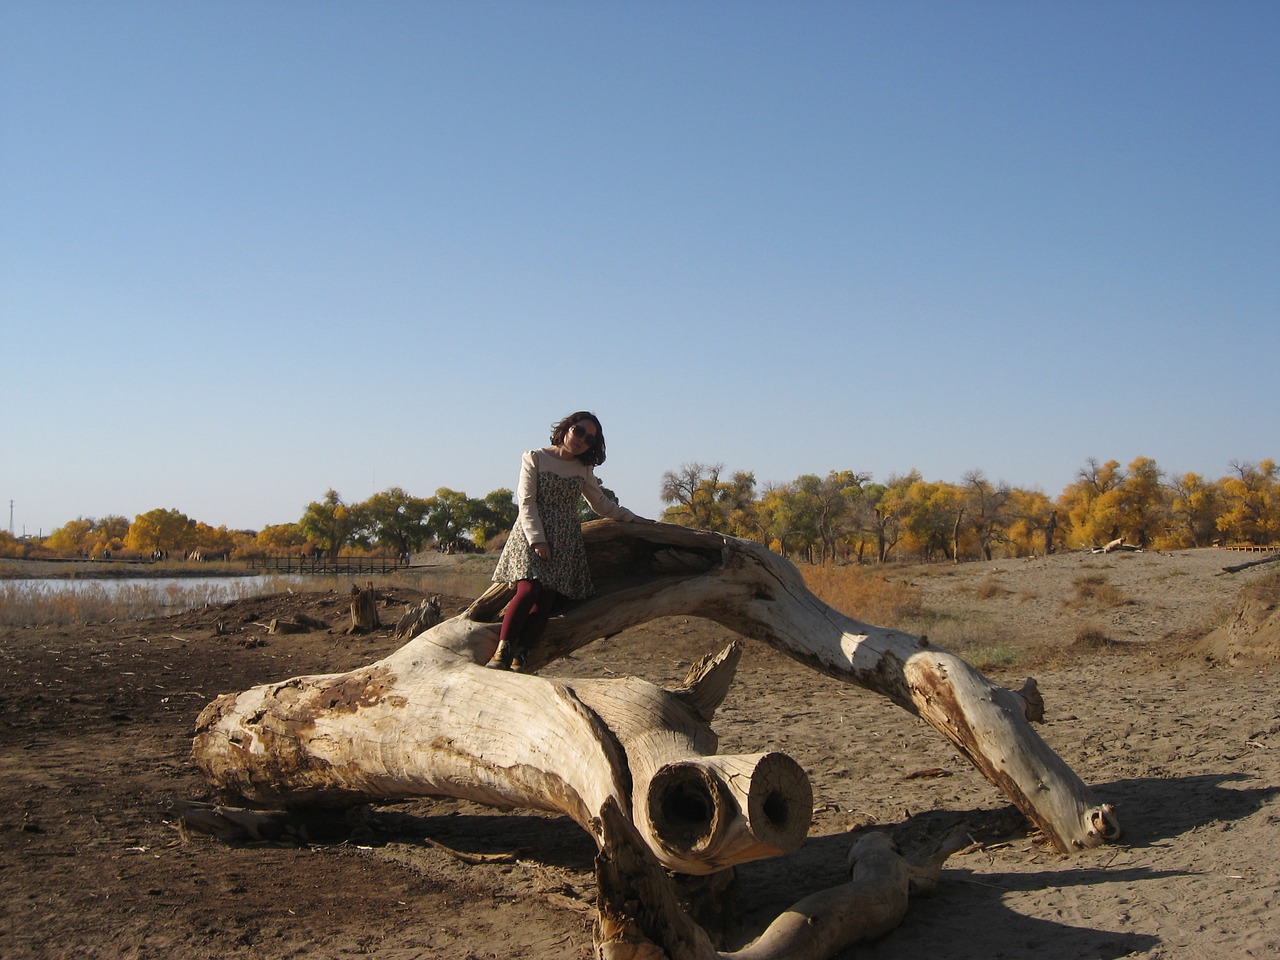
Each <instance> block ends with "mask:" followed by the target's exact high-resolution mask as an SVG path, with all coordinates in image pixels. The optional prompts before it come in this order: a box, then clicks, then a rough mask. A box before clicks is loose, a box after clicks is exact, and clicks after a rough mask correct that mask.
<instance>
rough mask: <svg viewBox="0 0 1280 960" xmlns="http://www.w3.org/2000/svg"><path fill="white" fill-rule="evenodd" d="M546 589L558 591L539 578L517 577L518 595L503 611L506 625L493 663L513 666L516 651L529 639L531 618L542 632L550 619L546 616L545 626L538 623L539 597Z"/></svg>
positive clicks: (490, 662) (502, 630) (503, 626)
mask: <svg viewBox="0 0 1280 960" xmlns="http://www.w3.org/2000/svg"><path fill="white" fill-rule="evenodd" d="M543 593H551V595H552V597H553V598H554V596H555V593H554V591H546V590H544V589H543V586H542V584H541V583H540V582H539V581H537V580H517V581H516V595H515V596H514V597H512V598H511V602H510V603H508V604H507V611H506V613H504V614H503V615H502V627H501V629H500V631H499V633H498V649H497V650H496V651H494V654H493V659H491V660H490V661H489V664H488V665H489V666H491V667H501V668H502V669H504V670H505V669H506V668H507V667H509V666H511V659H512V656H513V655H515V654H516V652H517V651H519V650H520V648H521V647H523V646H524V645H525V644H526V643H527V642H528V641H527V640H526V635H527V630H528V628H529V626H530V622H531V620H532V621H534V625H535V627H536V628H537V630H538V634H539V635H541V633H542V630H543V629H545V628H546V625H547V624H546V619H545V618H543V619H542V623H541V626H538V625H537V623H536V619H537V616H538V610H539V600H540V598H541V596H542V594H543Z"/></svg>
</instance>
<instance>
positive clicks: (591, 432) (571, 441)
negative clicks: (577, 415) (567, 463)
mask: <svg viewBox="0 0 1280 960" xmlns="http://www.w3.org/2000/svg"><path fill="white" fill-rule="evenodd" d="M597 433H598V431H597V427H596V425H595V424H594V423H592V422H591V421H590V420H579V421H578V422H577V423H575V424H574V425H573V426H572V427H570V428H569V429H568V430H567V431H565V435H564V446H565V449H566V450H568V451H569V452H570V453H571V454H573V456H575V457H580V456H582V455H583V454H584V453H586V452H587V451H588V450H590V449H591V448H592V447H594V446H595V445H596V436H597Z"/></svg>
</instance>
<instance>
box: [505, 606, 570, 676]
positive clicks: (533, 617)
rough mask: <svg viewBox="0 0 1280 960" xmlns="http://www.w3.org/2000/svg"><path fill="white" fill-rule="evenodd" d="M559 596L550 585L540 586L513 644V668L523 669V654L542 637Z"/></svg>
mask: <svg viewBox="0 0 1280 960" xmlns="http://www.w3.org/2000/svg"><path fill="white" fill-rule="evenodd" d="M559 598H560V594H558V593H556V592H555V591H554V590H552V589H551V588H550V587H542V589H541V590H540V591H539V592H538V596H537V598H536V599H535V600H534V602H533V606H532V607H531V608H530V609H529V615H528V617H527V618H526V619H525V622H524V629H523V630H522V631H521V632H520V640H519V642H518V643H517V644H516V645H515V655H514V658H513V659H512V661H511V666H512V667H513V668H514V669H516V670H522V669H524V661H525V656H526V655H527V654H528V652H529V648H530V647H532V646H533V645H534V644H535V643H537V642H538V641H539V640H541V639H542V634H543V632H544V631H545V630H546V629H547V621H548V620H550V619H551V611H552V610H553V609H554V608H555V605H556V600H558V599H559Z"/></svg>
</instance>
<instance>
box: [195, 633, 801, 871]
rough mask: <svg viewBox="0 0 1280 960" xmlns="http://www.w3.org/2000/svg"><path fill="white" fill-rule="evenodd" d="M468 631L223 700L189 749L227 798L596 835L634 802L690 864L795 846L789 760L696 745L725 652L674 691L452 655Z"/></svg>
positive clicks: (658, 842) (708, 739)
mask: <svg viewBox="0 0 1280 960" xmlns="http://www.w3.org/2000/svg"><path fill="white" fill-rule="evenodd" d="M471 641H472V638H471V637H470V636H469V631H468V628H467V627H466V626H465V624H463V623H461V622H459V621H457V620H454V621H446V622H445V623H444V624H441V625H440V626H439V627H436V628H433V629H432V630H429V631H427V632H426V633H424V634H422V635H421V636H419V637H418V638H417V639H416V640H415V641H414V642H413V643H411V644H409V645H407V646H406V647H403V648H401V650H399V651H398V652H397V653H395V654H392V655H391V656H390V657H388V658H386V659H384V660H382V661H380V662H378V663H375V664H372V665H370V666H368V667H364V668H361V669H358V670H353V671H351V672H349V673H345V674H331V675H321V676H310V677H296V678H293V679H291V680H287V681H284V682H283V683H276V684H268V685H265V686H261V687H256V688H254V689H252V690H249V691H246V692H244V693H242V694H239V695H227V696H224V697H221V698H219V699H218V700H216V701H214V702H213V703H212V704H210V705H209V706H208V707H206V708H205V710H204V711H203V712H202V713H201V715H200V718H199V719H198V721H197V733H196V738H195V741H194V744H193V756H194V757H195V760H196V762H197V764H198V765H199V766H200V767H201V769H202V770H203V771H204V773H205V775H206V777H207V778H208V779H209V781H210V782H211V783H212V784H213V785H214V786H216V787H217V788H218V789H219V790H220V791H221V792H222V793H224V794H226V795H230V796H234V797H238V798H241V799H243V800H247V801H249V802H251V803H253V804H256V805H260V806H286V807H287V806H293V807H309V806H340V805H344V804H356V803H366V802H376V801H390V800H399V799H409V798H414V797H425V796H451V797H458V798H461V799H467V800H472V801H475V802H478V803H484V804H489V805H492V806H500V807H512V806H519V807H529V808H533V809H540V810H547V811H551V812H555V813H563V814H565V815H567V816H569V817H571V818H573V819H574V820H575V821H576V822H578V823H579V824H581V825H582V826H583V827H584V828H586V829H588V830H589V831H590V830H591V829H592V828H593V824H594V823H595V822H596V821H595V817H596V815H597V813H598V811H599V810H600V808H601V807H602V805H603V804H604V802H605V801H606V800H609V799H611V800H613V801H614V802H616V803H617V804H618V805H619V807H620V808H622V809H624V810H628V811H631V810H633V807H634V815H635V816H636V817H637V823H638V824H639V826H640V829H641V830H642V832H643V833H644V835H645V838H646V841H647V842H649V843H650V844H651V845H652V846H653V848H654V849H655V850H656V851H658V853H659V856H660V857H661V858H662V860H663V862H664V864H665V865H666V866H668V867H669V868H670V869H673V870H678V871H681V872H684V873H692V874H701V873H711V872H714V871H716V870H720V869H723V868H724V867H725V866H728V865H730V864H733V863H741V862H744V861H747V860H752V859H758V858H760V857H764V856H775V855H777V854H779V853H784V852H789V851H790V850H794V849H796V848H797V847H798V846H799V845H800V844H801V843H802V842H803V841H804V837H805V834H806V832H807V830H808V825H809V821H810V818H811V815H812V791H811V789H810V787H809V783H808V779H807V778H806V777H805V775H804V773H803V771H802V770H801V769H800V767H799V765H797V764H796V763H795V761H794V760H791V759H790V758H788V757H785V756H783V755H781V754H759V755H753V756H748V757H712V756H707V754H710V753H713V752H714V750H715V747H716V737H715V734H714V733H713V732H712V731H711V728H710V726H709V720H710V714H709V713H708V712H707V710H708V707H710V709H711V710H714V704H718V702H719V698H720V697H723V693H718V692H717V691H719V690H720V688H721V687H723V685H724V684H725V683H727V681H726V680H725V679H724V674H725V673H726V672H727V673H729V674H731V673H732V671H733V669H734V667H736V664H737V661H738V656H739V649H738V648H737V646H736V645H735V646H731V647H730V648H728V649H727V650H726V651H725V652H724V653H722V654H721V655H720V657H719V658H717V662H716V664H715V666H714V669H702V670H700V669H698V668H695V671H693V673H691V676H690V679H689V680H688V681H686V684H685V685H683V686H682V687H680V688H679V689H677V690H674V691H670V690H663V689H662V688H660V687H657V686H655V685H654V684H651V683H648V682H646V681H643V680H637V679H635V678H625V679H621V680H608V681H582V682H579V683H562V682H555V681H550V680H545V679H543V678H541V677H531V676H525V675H521V674H515V673H508V672H505V671H497V670H487V669H485V668H484V667H481V666H479V665H478V662H477V659H476V657H475V655H474V654H471V655H468V654H466V653H459V652H457V649H454V648H458V649H462V650H469V649H470V646H471ZM486 659H487V657H486ZM705 687H710V688H712V689H711V690H707V689H705ZM655 797H656V798H657V802H656V803H655V802H652V800H653V798H655Z"/></svg>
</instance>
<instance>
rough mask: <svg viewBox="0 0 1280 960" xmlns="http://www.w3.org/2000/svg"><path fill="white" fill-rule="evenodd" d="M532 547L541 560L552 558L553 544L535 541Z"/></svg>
mask: <svg viewBox="0 0 1280 960" xmlns="http://www.w3.org/2000/svg"><path fill="white" fill-rule="evenodd" d="M531 549H532V550H533V555H534V556H535V557H537V558H538V559H539V560H546V561H548V562H549V561H550V560H551V544H549V543H535V544H534V545H533V547H532V548H531Z"/></svg>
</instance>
